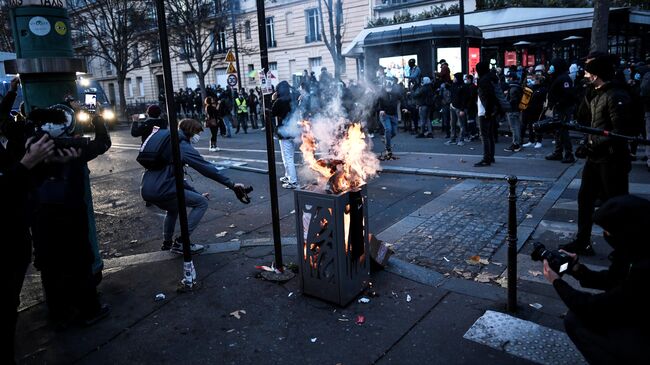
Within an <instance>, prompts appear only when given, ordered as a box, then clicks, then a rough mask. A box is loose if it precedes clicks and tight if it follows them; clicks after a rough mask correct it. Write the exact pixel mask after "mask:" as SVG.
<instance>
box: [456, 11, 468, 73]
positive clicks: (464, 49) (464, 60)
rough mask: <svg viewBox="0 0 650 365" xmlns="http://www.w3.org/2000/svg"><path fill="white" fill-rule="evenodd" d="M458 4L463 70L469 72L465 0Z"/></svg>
mask: <svg viewBox="0 0 650 365" xmlns="http://www.w3.org/2000/svg"><path fill="white" fill-rule="evenodd" d="M458 5H460V9H459V10H460V13H459V19H460V63H461V66H460V68H461V72H462V73H463V74H467V69H468V67H467V66H468V65H467V38H465V1H464V0H459V1H458Z"/></svg>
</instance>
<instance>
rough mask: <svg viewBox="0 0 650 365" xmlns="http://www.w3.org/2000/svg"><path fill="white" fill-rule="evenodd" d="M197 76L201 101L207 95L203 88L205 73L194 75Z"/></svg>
mask: <svg viewBox="0 0 650 365" xmlns="http://www.w3.org/2000/svg"><path fill="white" fill-rule="evenodd" d="M196 77H198V78H199V87H200V88H201V103H203V101H204V100H205V98H206V97H208V92H207V91H206V90H205V74H199V75H196Z"/></svg>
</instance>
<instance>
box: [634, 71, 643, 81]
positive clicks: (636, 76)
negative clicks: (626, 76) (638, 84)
mask: <svg viewBox="0 0 650 365" xmlns="http://www.w3.org/2000/svg"><path fill="white" fill-rule="evenodd" d="M634 79H635V80H636V81H639V80H641V74H640V73H638V72H637V73H635V74H634Z"/></svg>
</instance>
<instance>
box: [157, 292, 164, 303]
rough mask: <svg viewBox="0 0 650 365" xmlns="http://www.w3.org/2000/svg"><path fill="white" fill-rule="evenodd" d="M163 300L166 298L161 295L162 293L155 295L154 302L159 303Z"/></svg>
mask: <svg viewBox="0 0 650 365" xmlns="http://www.w3.org/2000/svg"><path fill="white" fill-rule="evenodd" d="M165 298H167V297H166V296H165V294H163V293H159V294H156V299H155V301H156V302H159V301H161V300H165Z"/></svg>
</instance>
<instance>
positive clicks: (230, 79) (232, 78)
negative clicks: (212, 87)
mask: <svg viewBox="0 0 650 365" xmlns="http://www.w3.org/2000/svg"><path fill="white" fill-rule="evenodd" d="M237 81H238V80H237V75H235V74H230V75H228V79H227V80H226V82H227V83H228V85H230V86H237Z"/></svg>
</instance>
